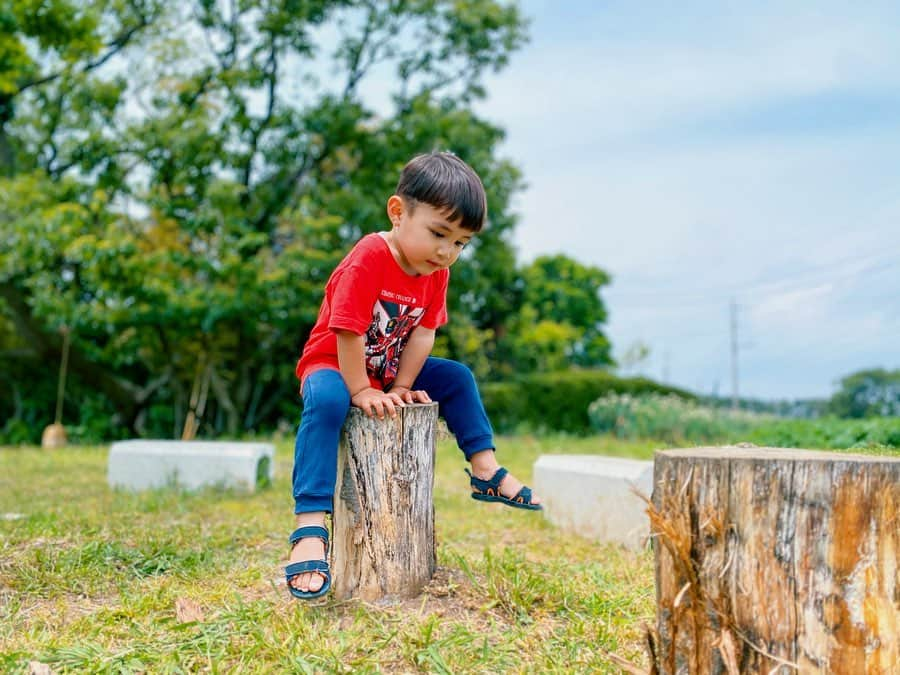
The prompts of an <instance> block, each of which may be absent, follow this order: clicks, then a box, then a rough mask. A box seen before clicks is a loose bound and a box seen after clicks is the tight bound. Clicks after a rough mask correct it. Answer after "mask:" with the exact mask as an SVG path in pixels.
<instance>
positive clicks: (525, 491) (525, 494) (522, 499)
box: [510, 485, 531, 504]
mask: <svg viewBox="0 0 900 675" xmlns="http://www.w3.org/2000/svg"><path fill="white" fill-rule="evenodd" d="M510 501H513V502H518V503H519V504H531V488H530V487H528V486H527V485H526V486H523V487H522V489H521V490H519V491H518V492H517V493H516V496H515V497H513V498H512V499H511V500H510Z"/></svg>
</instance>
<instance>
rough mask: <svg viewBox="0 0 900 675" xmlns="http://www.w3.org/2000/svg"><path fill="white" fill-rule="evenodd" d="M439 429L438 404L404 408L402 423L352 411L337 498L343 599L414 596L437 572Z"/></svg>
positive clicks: (337, 573)
mask: <svg viewBox="0 0 900 675" xmlns="http://www.w3.org/2000/svg"><path fill="white" fill-rule="evenodd" d="M436 427H437V404H436V403H429V404H414V405H407V406H404V407H403V408H401V409H400V410H399V412H398V415H397V419H395V420H392V419H390V418H385V419H384V420H379V419H377V418H374V419H371V418H369V417H367V416H366V415H365V414H363V413H362V411H360V410H359V409H357V408H351V410H350V414H349V415H348V416H347V422H346V423H345V425H344V430H343V434H342V438H341V449H340V452H339V459H338V481H337V490H336V494H335V499H334V537H333V549H332V559H333V564H332V567H333V570H334V594H335V596H336V597H337V598H341V599H346V598H360V599H363V600H370V601H371V600H385V601H390V600H394V599H400V598H412V597H415V596H417V595H419V594H420V593H421V591H422V588H423V587H424V586H425V584H426V583H427V582H428V581H429V580H430V579H431V577H432V575H433V574H434V568H435V551H434V502H433V499H432V494H433V487H434V455H435V431H436Z"/></svg>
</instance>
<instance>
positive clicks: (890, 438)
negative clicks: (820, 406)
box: [747, 417, 900, 450]
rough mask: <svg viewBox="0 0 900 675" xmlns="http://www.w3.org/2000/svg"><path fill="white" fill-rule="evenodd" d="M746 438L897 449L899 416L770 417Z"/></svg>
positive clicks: (813, 445)
mask: <svg viewBox="0 0 900 675" xmlns="http://www.w3.org/2000/svg"><path fill="white" fill-rule="evenodd" d="M747 440H748V441H750V442H752V443H755V444H756V445H768V446H774V447H783V448H822V449H835V450H840V449H851V448H872V447H879V446H881V447H885V448H900V417H880V418H869V419H865V420H847V419H838V418H836V417H823V418H819V419H814V420H771V421H769V422H767V423H766V424H763V425H760V426H758V427H756V428H755V429H753V430H751V431H750V432H749V433H748V434H747Z"/></svg>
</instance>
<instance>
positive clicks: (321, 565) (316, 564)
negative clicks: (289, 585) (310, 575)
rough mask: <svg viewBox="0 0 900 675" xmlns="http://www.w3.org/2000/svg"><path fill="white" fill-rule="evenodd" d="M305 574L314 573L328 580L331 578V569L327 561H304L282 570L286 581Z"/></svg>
mask: <svg viewBox="0 0 900 675" xmlns="http://www.w3.org/2000/svg"><path fill="white" fill-rule="evenodd" d="M306 572H315V573H316V574H320V575H321V576H323V577H324V578H325V579H328V578H329V577H330V576H331V568H330V567H329V566H328V561H326V560H304V561H302V562H295V563H291V564H290V565H288V566H287V567H285V568H284V576H285V577H286V578H287V580H288V581H290V580H291V579H292V578H294V577H295V576H297V575H298V574H304V573H306Z"/></svg>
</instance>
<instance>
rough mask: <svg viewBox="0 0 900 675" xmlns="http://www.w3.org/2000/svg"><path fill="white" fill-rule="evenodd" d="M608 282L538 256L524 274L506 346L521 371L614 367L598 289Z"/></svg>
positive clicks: (565, 261) (588, 269) (591, 270)
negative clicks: (519, 302)
mask: <svg viewBox="0 0 900 675" xmlns="http://www.w3.org/2000/svg"><path fill="white" fill-rule="evenodd" d="M608 283H609V276H608V275H607V274H606V273H605V272H604V271H603V270H601V269H599V268H597V267H592V266H587V265H582V264H581V263H579V262H577V261H576V260H573V259H571V258H569V257H567V256H563V255H554V256H541V257H538V258H536V259H535V260H534V261H533V262H532V263H531V264H530V265H527V266H526V267H525V268H524V269H523V270H522V282H521V289H522V301H521V302H522V304H521V309H520V311H519V313H518V315H517V316H516V318H515V320H514V325H515V330H514V331H512V334H511V335H509V337H508V340H507V342H508V343H509V344H510V351H511V352H512V353H514V354H516V356H517V362H516V367H517V368H518V369H519V370H560V369H563V368H565V367H568V366H580V367H594V368H595V367H602V366H607V365H611V364H612V357H611V355H610V343H609V340H608V339H607V338H606V335H605V334H604V333H603V330H602V327H603V324H604V322H605V321H606V306H605V305H604V303H603V300H602V298H601V297H600V289H601V288H603V286H605V285H606V284H608Z"/></svg>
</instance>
